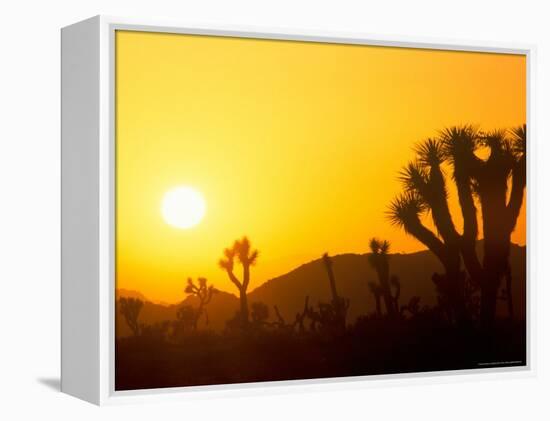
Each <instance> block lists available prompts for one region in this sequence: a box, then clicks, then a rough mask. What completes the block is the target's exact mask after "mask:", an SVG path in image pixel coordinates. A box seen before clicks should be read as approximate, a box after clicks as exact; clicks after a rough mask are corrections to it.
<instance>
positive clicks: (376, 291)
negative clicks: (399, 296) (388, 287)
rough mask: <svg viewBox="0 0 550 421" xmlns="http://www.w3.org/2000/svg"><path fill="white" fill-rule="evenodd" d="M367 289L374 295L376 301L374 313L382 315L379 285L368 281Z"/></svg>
mask: <svg viewBox="0 0 550 421" xmlns="http://www.w3.org/2000/svg"><path fill="white" fill-rule="evenodd" d="M369 290H370V292H371V294H372V295H373V296H374V301H375V303H376V315H377V316H378V317H380V316H382V303H381V302H380V299H381V298H382V290H381V288H380V285H378V284H377V283H376V282H369Z"/></svg>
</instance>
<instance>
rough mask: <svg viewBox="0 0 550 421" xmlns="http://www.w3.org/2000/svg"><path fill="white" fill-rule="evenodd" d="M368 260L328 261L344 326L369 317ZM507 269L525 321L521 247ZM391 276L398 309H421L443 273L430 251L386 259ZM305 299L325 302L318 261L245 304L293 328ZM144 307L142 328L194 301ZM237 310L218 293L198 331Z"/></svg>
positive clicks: (120, 322) (271, 283) (432, 300)
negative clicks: (343, 305)
mask: <svg viewBox="0 0 550 421" xmlns="http://www.w3.org/2000/svg"><path fill="white" fill-rule="evenodd" d="M478 247H479V248H480V250H481V241H480V242H479V243H478ZM369 254H370V253H364V254H356V253H344V254H338V255H334V256H332V261H333V269H334V275H335V277H336V287H337V289H338V294H339V295H340V296H342V297H346V298H349V300H350V308H349V311H348V318H347V322H348V323H353V322H354V321H355V320H356V319H357V317H359V316H361V315H364V314H367V313H372V312H373V311H374V309H375V301H374V297H373V296H372V294H371V293H370V291H369V288H368V282H370V281H374V280H376V273H375V272H374V269H373V268H372V267H371V266H370V265H369V263H368V260H367V257H368V256H369ZM510 264H511V268H512V277H513V281H512V289H513V297H514V307H515V308H516V309H517V313H516V317H517V318H522V319H523V318H524V317H525V280H526V247H525V246H518V245H515V244H512V246H511V250H510ZM390 270H391V273H392V275H397V276H398V277H399V278H400V281H401V299H400V303H401V304H402V305H403V304H407V303H408V302H409V300H410V299H411V298H412V297H413V296H418V297H420V305H421V306H424V305H428V306H433V305H435V304H436V302H437V295H436V289H435V286H434V284H433V282H432V280H431V277H432V274H433V273H434V272H442V267H441V264H440V262H439V261H438V260H437V258H436V257H435V256H434V255H433V254H432V253H431V252H430V251H428V250H423V251H418V252H413V253H393V254H390ZM252 276H253V274H252ZM119 296H133V297H139V296H141V297H143V298H145V297H144V296H143V294H141V293H139V292H137V291H131V290H117V297H119ZM306 296H309V303H310V305H314V306H316V305H317V304H318V303H319V302H329V301H330V287H329V281H328V278H327V273H326V271H325V268H324V266H323V262H322V259H321V257H319V259H316V260H312V261H310V262H308V263H304V264H302V265H300V266H298V267H296V268H295V269H293V270H291V271H290V272H287V273H285V274H283V275H280V276H277V277H275V278H272V279H269V280H268V281H266V282H264V283H263V284H262V285H260V286H258V287H256V288H255V289H253V290H251V291H250V292H249V293H248V301H249V303H250V304H252V303H254V302H263V303H265V304H267V305H268V307H269V310H270V319H271V320H273V319H274V317H275V315H274V310H273V306H274V305H277V307H278V308H279V311H280V313H281V315H282V316H283V317H284V318H285V319H286V321H287V322H292V321H293V320H294V317H295V314H296V313H297V312H299V311H301V310H302V309H303V306H304V300H305V298H306ZM143 301H144V306H143V309H142V311H141V313H140V322H141V323H145V324H154V323H156V322H161V321H163V320H175V318H176V313H177V310H178V308H179V307H180V306H181V305H191V306H193V307H196V306H197V299H196V297H193V296H188V297H186V298H185V299H183V300H182V302H181V303H180V304H168V305H163V304H158V303H153V302H151V301H149V300H146V299H144V300H143ZM238 308H239V299H238V297H237V296H236V295H235V294H231V293H228V292H223V291H220V292H218V293H217V294H215V295H214V296H213V298H212V301H211V302H210V304H209V305H208V306H207V307H206V310H207V314H208V319H209V324H208V326H207V325H206V317H205V316H203V317H202V318H201V320H200V322H199V328H202V329H203V328H205V327H208V328H210V329H212V330H214V331H218V332H219V331H221V330H223V328H224V327H225V322H226V321H227V320H228V319H230V318H231V317H232V316H233V315H234V313H235V312H236V311H237V310H238ZM497 312H498V314H499V315H501V316H505V315H506V304H505V303H504V302H500V303H499V307H498V309H497ZM117 316H121V315H120V314H118V315H117ZM129 334H130V331H129V329H128V327H127V326H126V324H125V321H124V318H123V317H117V336H127V335H129Z"/></svg>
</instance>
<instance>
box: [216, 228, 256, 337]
mask: <svg viewBox="0 0 550 421" xmlns="http://www.w3.org/2000/svg"><path fill="white" fill-rule="evenodd" d="M223 253H224V257H222V258H221V259H220V261H219V262H218V264H219V266H220V268H222V269H223V270H225V272H226V273H227V276H228V277H229V280H230V281H231V282H232V283H233V284H234V285H235V286H236V287H237V289H238V290H239V298H240V302H241V309H240V316H239V317H240V319H241V326H242V327H243V328H246V327H247V326H248V321H249V314H248V300H247V296H246V291H247V289H248V284H249V283H250V267H251V266H253V265H254V264H255V263H256V261H257V260H258V253H259V252H258V250H252V247H251V245H250V240H249V239H248V238H247V237H243V238H242V239H240V240H236V241H235V242H234V243H233V246H231V247H230V248H226V249H225V250H224V252H223ZM235 258H236V259H237V260H238V261H239V263H240V264H241V266H242V268H243V275H242V279H241V280H239V278H237V276H236V275H235V273H234V267H235Z"/></svg>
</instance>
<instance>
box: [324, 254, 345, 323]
mask: <svg viewBox="0 0 550 421" xmlns="http://www.w3.org/2000/svg"><path fill="white" fill-rule="evenodd" d="M323 263H324V265H325V269H326V271H327V275H328V279H329V283H330V292H331V295H332V302H331V304H332V307H333V310H334V317H335V324H336V325H337V327H338V328H340V329H345V327H346V314H347V310H348V307H349V300H347V299H345V298H342V297H340V296H338V292H337V291H336V279H335V278H334V271H333V270H332V259H331V258H330V256H329V255H328V253H325V254H323Z"/></svg>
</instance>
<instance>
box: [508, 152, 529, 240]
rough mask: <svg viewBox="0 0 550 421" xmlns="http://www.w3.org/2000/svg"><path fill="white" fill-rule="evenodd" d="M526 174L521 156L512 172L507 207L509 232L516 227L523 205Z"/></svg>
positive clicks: (523, 159) (524, 163) (523, 157)
mask: <svg viewBox="0 0 550 421" xmlns="http://www.w3.org/2000/svg"><path fill="white" fill-rule="evenodd" d="M526 173H527V170H526V162H525V156H522V157H521V158H520V159H519V161H518V162H517V163H516V165H515V166H514V168H513V170H512V191H511V193H510V199H509V201H508V205H507V210H508V215H509V216H508V217H509V223H510V225H509V229H510V232H512V231H513V230H514V228H515V227H516V222H517V219H518V216H519V212H520V210H521V205H522V204H523V197H524V194H525V184H526V178H527V177H526V176H527V174H526Z"/></svg>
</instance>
